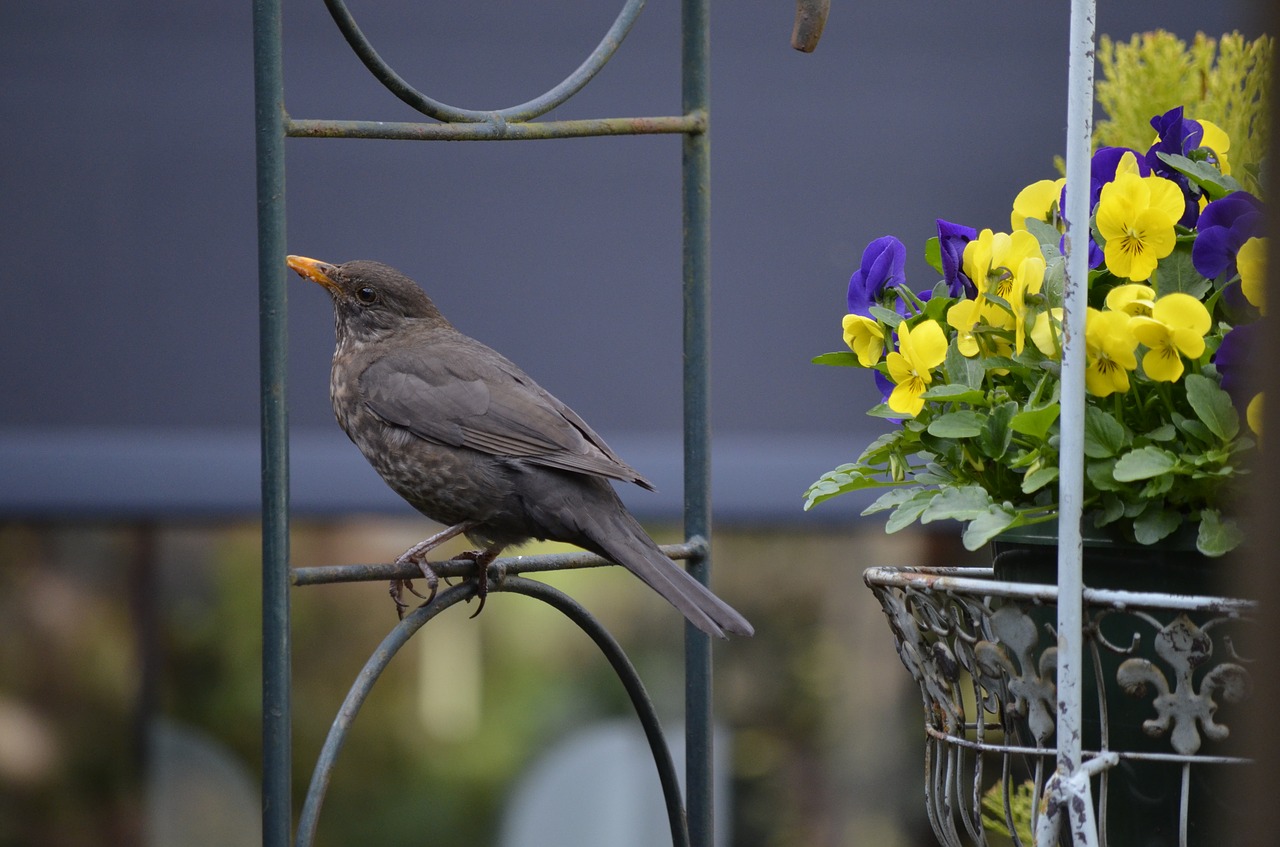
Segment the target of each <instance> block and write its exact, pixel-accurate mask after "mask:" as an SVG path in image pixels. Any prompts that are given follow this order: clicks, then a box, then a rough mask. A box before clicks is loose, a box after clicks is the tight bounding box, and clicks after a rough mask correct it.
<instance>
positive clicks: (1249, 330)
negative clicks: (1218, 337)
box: [1213, 323, 1262, 412]
mask: <svg viewBox="0 0 1280 847" xmlns="http://www.w3.org/2000/svg"><path fill="white" fill-rule="evenodd" d="M1261 330H1262V325H1261V324H1259V323H1249V324H1240V325H1239V326H1237V327H1233V328H1232V329H1231V331H1230V332H1228V333H1227V334H1226V335H1224V336H1223V337H1222V343H1221V344H1220V345H1218V349H1217V350H1216V351H1215V352H1214V354H1213V363H1214V364H1215V365H1216V366H1217V368H1218V373H1219V374H1221V375H1222V390H1223V391H1225V392H1227V393H1228V394H1230V395H1231V400H1232V402H1233V403H1234V404H1235V406H1236V408H1237V409H1239V410H1240V411H1242V412H1243V411H1244V409H1245V407H1246V406H1248V405H1249V401H1250V400H1252V399H1253V397H1254V395H1256V394H1257V393H1258V392H1259V391H1260V390H1261V386H1260V385H1259V384H1258V374H1257V373H1256V370H1257V368H1256V366H1257V362H1258V360H1257V353H1258V348H1259V346H1260V345H1261V343H1262V334H1261Z"/></svg>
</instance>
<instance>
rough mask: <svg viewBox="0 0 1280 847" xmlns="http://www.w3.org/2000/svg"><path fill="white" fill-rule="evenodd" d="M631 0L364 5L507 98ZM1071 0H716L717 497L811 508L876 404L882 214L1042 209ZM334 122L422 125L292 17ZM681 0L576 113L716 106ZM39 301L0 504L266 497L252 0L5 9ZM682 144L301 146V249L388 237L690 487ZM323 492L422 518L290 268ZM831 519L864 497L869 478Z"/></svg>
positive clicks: (1191, 13) (457, 80) (1185, 2)
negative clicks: (341, 425) (810, 496)
mask: <svg viewBox="0 0 1280 847" xmlns="http://www.w3.org/2000/svg"><path fill="white" fill-rule="evenodd" d="M620 5H621V4H620V3H600V2H590V3H588V2H576V3H575V2H570V3H509V2H469V3H422V2H406V0H384V2H376V3H375V2H367V1H366V2H362V1H361V0H353V2H352V3H351V8H352V11H353V13H354V14H355V15H356V17H357V19H358V20H359V22H360V24H361V25H362V27H363V28H364V30H365V31H366V33H367V34H368V35H369V36H370V38H371V40H372V41H373V43H374V45H375V46H376V47H377V48H378V49H379V50H380V51H381V52H382V54H383V55H384V57H386V58H387V59H388V60H389V61H390V62H391V64H392V65H393V66H394V67H395V68H396V69H397V70H398V71H399V72H400V73H401V74H402V75H403V76H405V77H406V78H408V79H409V80H411V81H412V82H414V83H415V84H416V85H417V86H418V87H419V88H420V89H422V90H424V91H426V92H428V93H429V94H431V95H433V96H435V97H437V98H439V99H442V100H444V101H446V102H449V103H452V104H455V105H460V106H466V107H471V108H497V107H502V106H507V105H511V104H514V103H517V102H523V101H524V100H526V99H529V98H531V97H533V96H535V95H537V94H540V93H541V92H543V91H544V90H546V89H548V88H550V87H551V86H552V85H554V84H555V83H557V82H558V81H560V80H561V79H562V78H563V77H564V76H565V75H566V74H568V73H569V72H570V71H571V70H572V69H573V68H574V67H575V66H576V65H577V64H578V63H579V62H580V61H581V60H582V59H583V57H585V55H586V54H587V53H588V51H589V50H590V49H591V47H592V46H594V44H595V43H596V42H597V41H598V39H599V38H600V37H601V36H602V35H603V33H604V32H605V30H606V29H607V28H608V26H609V24H610V22H611V21H612V19H613V17H614V16H615V15H616V13H617V10H618V8H619V7H620ZM1100 6H1101V8H1100V10H1099V13H1098V27H1099V31H1100V32H1105V33H1112V34H1114V35H1116V36H1118V37H1121V38H1127V37H1128V36H1129V35H1130V34H1131V33H1133V32H1136V31H1141V30H1145V29H1150V28H1155V27H1164V28H1166V29H1170V30H1172V31H1174V32H1175V33H1176V34H1178V35H1180V36H1182V37H1184V38H1190V37H1191V36H1192V35H1194V33H1195V31H1196V30H1203V31H1205V32H1206V33H1209V34H1211V35H1219V34H1221V33H1223V32H1227V31H1230V30H1233V29H1240V30H1242V31H1243V32H1244V33H1245V34H1246V35H1248V36H1249V37H1254V36H1256V35H1257V34H1258V25H1257V24H1256V22H1255V20H1254V18H1255V14H1256V9H1255V8H1254V6H1255V4H1250V3H1246V2H1244V1H1243V0H1222V2H1216V3H1204V2H1192V0H1178V2H1166V3H1158V4H1157V3H1137V2H1110V3H1107V2H1104V3H1102V4H1100ZM1067 12H1068V10H1067V6H1066V4H1065V3H1049V2H1044V0H1022V2H1013V0H997V2H986V3H967V4H955V3H941V2H924V1H923V0H912V1H911V2H900V3H852V2H848V3H845V2H839V0H837V2H835V3H833V8H832V11H831V17H830V21H829V24H828V26H827V29H826V33H825V35H824V37H823V40H822V42H821V44H820V46H819V48H818V50H817V52H816V53H814V54H812V55H804V54H801V53H797V52H795V51H793V50H791V49H790V47H789V44H788V41H789V35H790V30H791V24H792V15H793V13H794V6H793V5H792V4H791V3H788V2H783V0H769V2H766V0H738V2H732V3H731V2H720V3H716V4H714V8H713V19H712V83H711V88H712V130H711V132H712V151H713V152H712V160H713V166H712V168H713V170H712V173H713V181H712V182H713V188H712V210H713V223H712V244H713V255H712V263H711V267H712V278H713V283H712V285H713V304H714V305H713V309H714V317H713V326H714V330H713V356H714V373H713V404H714V405H713V408H714V426H715V449H716V452H715V468H714V479H715V499H716V503H717V512H718V516H719V517H721V518H723V519H727V520H746V519H759V518H768V519H770V520H774V521H790V520H792V519H800V518H801V517H802V513H801V511H800V504H801V499H800V495H801V492H802V491H803V489H804V487H805V486H806V485H807V483H808V482H810V481H811V480H812V479H814V478H815V477H816V476H817V475H818V474H820V473H821V472H823V471H824V470H826V469H828V468H830V467H832V466H834V465H835V464H838V463H840V462H842V461H847V460H850V459H852V458H854V457H855V456H856V454H857V452H858V451H859V450H860V448H861V446H862V445H863V444H865V442H866V440H867V439H868V437H869V434H870V433H873V432H874V431H875V430H876V427H877V424H876V422H875V421H873V420H871V419H868V418H865V417H864V415H863V412H864V411H865V409H866V408H867V407H868V405H869V404H870V403H871V402H872V401H873V400H874V399H875V397H874V393H873V390H872V388H871V381H870V379H868V378H867V375H866V374H865V373H859V372H854V371H848V370H845V369H830V368H823V367H820V366H816V365H812V364H810V361H809V360H810V358H811V357H812V356H814V355H816V354H818V353H822V352H826V351H830V350H835V349H839V348H840V347H841V339H840V317H841V316H842V314H843V312H844V289H845V285H846V283H847V280H848V277H849V275H850V273H851V272H852V271H853V270H854V269H855V268H856V266H857V263H858V260H859V257H860V255H861V251H862V249H863V247H864V246H865V244H866V243H867V242H868V241H870V240H871V239H873V238H875V237H877V236H880V235H884V234H888V233H892V234H895V235H897V236H899V237H900V238H902V239H903V241H905V242H906V244H907V245H908V249H909V251H910V264H909V265H908V273H909V275H910V276H911V278H912V280H913V282H916V283H921V284H924V283H929V282H932V278H931V277H930V274H931V273H932V272H931V271H929V269H928V268H927V266H926V265H925V264H924V261H923V258H922V253H923V245H924V241H925V239H926V238H928V237H929V236H930V235H931V234H933V231H934V223H933V221H934V218H935V217H944V218H947V219H949V220H952V221H957V222H962V223H967V224H970V225H973V226H976V227H979V228H982V227H985V226H990V227H994V228H997V229H1000V228H1003V227H1006V226H1007V221H1008V211H1009V206H1010V204H1011V202H1012V198H1013V196H1014V194H1015V193H1016V192H1017V191H1018V190H1019V189H1020V188H1021V187H1022V186H1024V185H1026V184H1027V183H1029V182H1031V181H1033V180H1036V179H1040V178H1043V177H1049V176H1055V173H1054V171H1053V165H1052V157H1053V156H1054V154H1055V153H1059V152H1060V151H1061V147H1062V144H1063V140H1062V139H1063V120H1064V112H1065V91H1066V35H1067V23H1068V21H1067ZM284 26H285V54H286V55H285V68H286V97H285V101H286V104H287V107H288V109H289V111H290V113H291V114H292V115H293V116H294V117H299V118H314V117H321V118H345V119H381V120H415V119H417V118H418V117H419V116H417V115H416V113H414V112H412V111H411V110H410V109H408V107H406V106H404V105H403V104H401V103H400V102H399V101H398V100H396V99H395V98H394V97H393V96H392V95H391V94H389V93H388V92H386V91H385V90H383V89H382V88H381V86H380V85H378V84H377V83H376V82H375V81H374V80H373V78H372V77H371V76H369V74H368V73H367V72H365V70H364V69H363V67H362V66H361V65H360V64H359V62H358V60H357V59H356V58H355V57H354V55H353V54H352V53H351V52H350V50H349V49H348V48H347V47H346V45H345V43H344V42H343V41H342V39H341V37H340V35H339V33H338V32H337V30H336V28H335V27H334V26H333V25H332V23H331V21H330V20H329V18H328V15H327V13H326V12H325V10H324V8H323V6H322V4H320V3H319V2H315V3H301V2H291V3H288V4H286V7H285V18H284ZM678 45H679V22H678V4H677V3H672V2H660V1H659V0H655V2H652V3H650V4H649V8H647V9H646V10H645V12H644V14H642V15H641V18H640V20H639V22H638V24H637V25H636V27H635V29H634V30H633V32H632V33H631V35H630V36H629V38H628V40H627V42H626V43H625V44H624V45H623V47H622V49H621V50H620V51H619V53H618V55H617V56H616V58H615V59H614V60H613V62H611V63H610V64H609V65H608V66H607V67H606V68H605V70H604V71H603V72H602V73H601V74H600V75H599V77H598V78H597V79H596V80H595V81H594V82H593V83H592V84H591V85H589V86H588V87H587V89H586V90H585V91H584V92H582V93H581V94H580V95H579V96H577V97H576V98H574V99H573V100H571V101H570V102H569V103H568V104H566V105H565V106H563V107H561V109H559V110H558V111H557V112H555V113H552V115H550V117H552V118H580V117H601V116H628V115H662V114H675V113H677V112H678V111H679V68H678V62H679V47H678ZM0 47H2V49H0V73H2V78H3V79H4V80H5V84H4V85H3V86H2V87H0V103H3V114H4V116H5V118H6V120H5V129H4V132H3V136H2V138H3V145H4V150H5V161H6V165H7V166H6V168H5V190H4V191H3V192H0V204H2V206H3V218H4V222H5V225H4V226H3V227H2V228H0V251H2V253H3V257H4V264H3V271H2V273H3V278H4V290H5V292H6V295H7V296H6V297H5V301H4V306H3V307H2V308H0V361H3V362H4V363H5V366H4V367H3V368H0V398H3V402H2V403H0V480H3V484H0V514H9V515H18V516H27V517H42V516H62V517H68V516H76V515H83V516H102V515H106V516H123V517H129V516H134V517H136V516H138V515H150V514H162V515H176V514H251V513H252V511H253V510H254V509H255V508H256V504H257V497H258V482H257V468H258V464H257V450H258V436H257V431H256V427H257V420H258V418H257V415H258V411H257V380H258V375H257V314H256V309H257V302H256V297H257V280H256V265H255V262H256V258H255V257H256V252H255V251H256V246H255V238H256V233H255V208H254V148H253V108H252V64H253V63H252V50H251V32H250V5H249V4H248V3H226V2H222V3H202V4H201V3H178V4H175V3H169V2H160V0H134V2H129V3H115V4H104V3H95V2H87V0H52V2H44V3H8V4H5V5H4V7H3V9H2V10H0ZM679 148H680V141H679V139H678V137H675V136H669V137H652V136H651V137H641V138H603V139H580V140H567V141H542V142H520V143H516V142H491V143H443V142H425V143H422V142H419V143H413V142H386V141H365V142H358V141H341V140H307V139H297V140H290V142H289V143H288V145H287V167H288V178H287V197H288V207H289V223H288V245H289V250H290V252H296V253H301V254H304V255H309V256H314V257H317V258H322V259H326V260H331V261H345V260H347V259H351V258H377V259H380V260H383V261H385V262H388V263H390V264H393V265H396V266H398V267H400V268H402V269H403V270H405V271H406V272H408V273H409V274H410V275H411V276H414V277H415V278H417V279H418V280H419V281H420V282H422V283H423V284H424V286H425V287H426V288H427V290H428V291H429V292H430V293H431V294H432V296H433V297H434V298H435V299H436V300H437V302H438V303H439V305H440V306H441V308H442V309H443V311H444V312H445V313H446V315H448V316H449V317H450V318H451V319H452V320H453V321H454V323H456V324H457V325H458V326H459V327H460V328H461V329H462V330H463V331H465V332H467V333H469V334H471V335H474V336H476V337H478V338H480V339H482V340H484V341H486V342H488V343H489V344H490V345H491V346H494V347H496V348H498V349H499V350H500V351H502V352H504V353H506V354H507V355H509V356H510V357H512V358H513V359H515V360H516V361H518V362H520V363H521V364H522V365H523V366H524V367H525V369H526V370H528V371H529V372H530V373H531V374H533V375H534V377H535V378H537V379H538V380H539V381H540V382H542V383H543V385H545V386H546V387H547V388H548V389H550V390H551V391H553V392H554V393H556V394H557V395H558V396H560V397H561V398H562V399H563V400H565V401H566V402H568V403H569V404H570V405H572V406H574V407H575V408H576V409H577V410H578V411H579V412H580V413H581V414H582V415H583V416H584V417H585V418H586V419H587V420H588V421H590V422H591V423H592V424H593V426H594V427H595V428H596V429H597V430H599V431H600V432H601V433H602V434H603V435H604V436H605V437H606V438H607V439H608V440H609V441H610V442H611V443H612V444H613V445H614V446H615V448H617V449H618V450H619V452H621V453H622V454H623V455H624V456H626V457H627V458H628V459H629V460H630V461H631V462H632V463H633V464H635V465H637V466H638V467H640V468H641V469H642V470H643V471H644V472H645V473H647V474H649V475H650V476H651V477H652V478H653V479H654V480H655V481H656V482H657V484H658V486H659V488H660V489H661V494H660V495H657V496H654V495H649V494H646V493H644V492H638V491H637V492H635V494H634V495H633V494H630V493H629V494H628V498H629V502H631V504H632V506H633V507H634V508H636V509H637V510H638V511H639V512H641V513H642V516H649V517H669V516H670V515H671V514H673V513H675V511H676V509H677V508H678V498H679V490H680V478H681V477H680V449H679V444H680V440H679V428H680V398H679V386H680V370H679V369H680V356H681V354H680V326H681V318H680V207H679V197H680V194H679V156H680V152H679ZM290 297H291V300H290V304H289V319H290V379H291V384H290V415H291V425H292V433H293V453H294V455H293V504H294V508H295V510H297V511H298V512H300V513H336V512H347V511H352V510H361V511H371V512H380V511H387V512H391V513H407V511H408V510H407V507H404V506H403V505H401V504H400V503H399V501H398V499H397V498H395V497H394V496H393V495H392V494H391V493H390V492H389V491H387V490H385V489H384V488H383V486H382V484H381V482H380V481H379V480H378V479H377V478H376V476H374V474H373V472H372V471H371V470H369V469H368V468H367V467H365V465H364V463H363V461H362V460H361V459H360V457H359V456H358V455H357V453H356V451H355V450H354V449H353V448H352V447H351V446H350V445H349V443H348V442H347V441H346V439H345V438H344V436H343V435H342V434H341V432H340V431H339V430H338V428H337V426H336V425H335V424H334V422H333V420H332V417H331V412H330V409H329V401H328V397H327V381H328V359H329V355H330V352H331V345H332V322H331V317H330V309H329V304H328V302H327V298H326V297H325V296H324V295H323V293H322V292H321V291H320V290H318V289H316V288H314V287H309V286H303V285H301V284H298V285H296V286H293V287H292V288H291V289H290ZM849 501H850V502H848V503H840V502H836V503H832V504H828V505H825V506H823V507H821V508H820V509H819V510H817V512H815V513H813V515H811V516H810V517H809V518H807V519H808V520H818V521H821V520H824V519H825V520H845V519H847V518H849V517H850V516H852V515H854V514H856V511H857V506H858V505H859V504H858V503H857V502H855V501H854V500H853V498H849Z"/></svg>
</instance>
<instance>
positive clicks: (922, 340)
mask: <svg viewBox="0 0 1280 847" xmlns="http://www.w3.org/2000/svg"><path fill="white" fill-rule="evenodd" d="M946 357H947V336H946V333H944V332H943V331H942V327H941V326H939V325H938V322H937V321H921V322H920V323H919V324H918V325H917V326H916V328H915V329H911V328H910V327H908V326H907V324H906V322H905V321H904V322H903V323H901V324H899V325H898V349H897V350H894V351H893V352H891V353H890V354H889V356H888V358H887V359H886V360H885V364H886V365H888V367H889V378H890V379H891V380H893V381H894V383H896V384H895V386H894V389H893V391H892V392H891V393H890V394H889V400H888V403H889V408H890V409H892V410H893V411H895V412H897V413H898V414H901V415H910V416H911V417H915V416H916V415H918V414H920V410H921V409H923V408H924V398H923V397H921V396H920V395H922V394H924V392H925V390H926V389H927V388H928V387H929V383H930V382H932V381H933V373H932V371H933V369H934V368H936V367H938V366H939V365H941V364H942V361H943V360H944V359H945V358H946Z"/></svg>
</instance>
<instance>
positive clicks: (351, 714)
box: [294, 576, 689, 847]
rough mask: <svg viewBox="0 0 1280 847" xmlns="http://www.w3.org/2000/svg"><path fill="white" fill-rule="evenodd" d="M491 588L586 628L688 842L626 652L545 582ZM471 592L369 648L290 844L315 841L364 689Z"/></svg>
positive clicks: (671, 775) (679, 845)
mask: <svg viewBox="0 0 1280 847" xmlns="http://www.w3.org/2000/svg"><path fill="white" fill-rule="evenodd" d="M490 591H491V592H492V591H507V592H511V593H513V594H523V595H524V596H526V597H532V598H534V599H535V600H541V601H542V602H544V603H546V604H547V605H549V606H551V607H552V608H554V609H557V610H558V611H560V612H561V613H562V614H564V616H565V617H567V618H569V619H570V620H571V621H573V622H574V623H575V624H577V625H578V628H579V629H581V630H582V631H583V632H585V633H586V634H587V635H588V636H589V637H590V638H591V640H592V641H594V642H595V644H596V646H597V647H599V648H600V651H601V652H602V653H604V655H605V658H606V659H608V661H609V664H610V665H611V666H612V667H613V669H614V672H615V673H616V674H617V675H618V678H619V679H620V680H621V681H622V685H623V687H624V688H625V689H626V691H627V695H628V696H629V697H630V698H631V704H632V705H633V706H634V707H635V710H636V716H637V717H638V718H639V720H640V723H641V726H642V727H643V728H644V734H645V738H646V739H647V740H648V742H649V748H650V750H651V751H652V753H653V760H654V764H655V765H656V766H657V768H658V779H659V780H660V781H661V783H662V795H663V798H664V801H665V803H666V807H667V819H668V822H669V823H670V825H671V840H672V844H673V845H674V847H689V830H688V826H687V824H686V821H685V812H684V803H683V801H682V798H681V795H680V783H679V779H678V777H677V774H676V767H675V762H674V761H673V760H672V758H671V751H670V749H669V748H668V747H667V742H666V737H665V736H664V735H663V734H662V726H661V724H660V723H659V721H658V715H657V711H656V710H655V709H654V706H653V701H652V700H651V699H650V697H649V694H648V692H647V691H646V690H645V687H644V683H643V682H642V681H641V679H640V675H639V674H638V673H636V669H635V666H633V665H632V664H631V660H630V659H628V658H627V654H626V653H625V652H623V650H622V647H621V646H620V645H619V644H618V642H617V641H616V640H615V639H614V637H613V636H612V635H611V634H610V633H609V631H608V630H607V629H605V628H604V627H603V626H601V624H600V622H599V621H597V620H596V619H595V618H594V617H593V616H592V615H591V613H590V612H588V611H587V610H586V609H585V608H583V607H582V606H581V605H580V604H578V603H577V601H575V600H574V599H573V598H571V597H569V596H568V595H567V594H565V593H563V592H561V591H559V590H557V589H555V588H552V587H551V586H549V585H547V584H545V583H542V582H538V581H536V580H532V579H525V578H523V577H516V576H508V577H505V578H503V579H501V580H499V581H498V583H497V584H496V585H493V586H491V587H490ZM475 593H476V586H475V583H474V582H471V581H468V582H466V583H464V584H462V585H456V586H454V587H452V588H449V589H447V590H445V591H442V592H441V593H440V594H439V595H437V596H436V598H435V599H434V600H433V601H431V602H430V603H427V604H425V605H422V606H420V607H418V608H417V609H415V610H414V611H413V612H412V613H410V614H408V615H406V616H405V618H404V620H402V621H400V623H399V624H397V625H396V627H395V628H394V629H393V630H391V632H390V633H388V634H387V637H386V638H384V639H383V640H382V643H381V644H379V645H378V647H377V649H375V650H374V651H373V654H372V655H371V656H370V657H369V660H368V661H367V662H366V663H365V666H364V668H363V669H361V671H360V673H359V675H358V676H357V677H356V681H355V684H354V685H352V686H351V690H350V691H348V692H347V696H346V699H345V700H343V701H342V706H341V707H340V708H339V709H338V714H337V716H336V717H335V718H334V720H333V724H332V725H331V726H330V728H329V734H328V736H327V737H326V738H325V742H324V746H323V747H322V748H321V750H320V756H319V758H318V759H317V760H316V767H315V771H314V772H313V773H312V775H311V785H310V786H309V787H308V789H307V798H306V801H305V802H304V803H303V806H302V814H301V816H300V817H299V819H298V831H297V837H296V839H295V842H294V844H295V847H311V845H312V844H313V843H314V841H315V834H316V826H317V824H318V822H319V818H320V807H321V805H322V804H323V803H324V795H325V793H326V792H327V791H328V788H329V782H330V779H331V776H332V774H333V767H334V764H335V763H336V762H337V758H338V752H339V751H340V750H341V749H342V746H343V744H344V743H345V742H346V739H347V733H348V731H349V730H350V728H351V724H352V723H353V722H354V721H355V717H356V714H357V713H358V712H359V711H360V707H361V705H363V704H364V701H365V698H367V697H368V695H369V692H370V691H371V690H372V688H373V684H374V683H375V682H377V680H378V677H380V676H381V675H382V672H383V671H384V670H385V669H386V667H387V665H388V664H390V662H391V659H392V658H393V657H394V656H395V655H396V653H397V652H399V650H400V648H401V647H403V646H404V645H405V644H407V643H408V641H409V638H410V637H412V636H413V634H414V633H415V632H417V631H418V630H419V629H421V628H422V626H423V625H424V624H426V623H427V621H429V620H431V619H432V618H434V617H435V616H436V615H438V614H439V613H440V612H442V611H444V610H445V609H447V608H449V607H450V606H454V605H456V604H457V603H459V602H460V601H463V600H466V599H468V598H470V597H472V596H474V595H475Z"/></svg>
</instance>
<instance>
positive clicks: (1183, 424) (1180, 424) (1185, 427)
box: [1173, 412, 1213, 444]
mask: <svg viewBox="0 0 1280 847" xmlns="http://www.w3.org/2000/svg"><path fill="white" fill-rule="evenodd" d="M1173 424H1174V426H1176V427H1177V428H1178V429H1180V430H1182V431H1183V432H1185V433H1186V434H1187V435H1190V436H1191V437H1192V438H1194V439H1196V440H1197V441H1200V442H1203V443H1205V444H1209V443H1211V442H1212V441H1213V432H1211V431H1210V430H1209V427H1207V426H1205V425H1204V423H1203V422H1201V421H1198V420H1196V419H1195V418H1188V417H1183V416H1182V415H1180V414H1178V413H1177V412H1174V413H1173Z"/></svg>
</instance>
